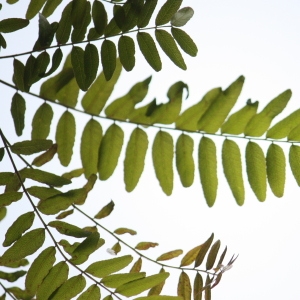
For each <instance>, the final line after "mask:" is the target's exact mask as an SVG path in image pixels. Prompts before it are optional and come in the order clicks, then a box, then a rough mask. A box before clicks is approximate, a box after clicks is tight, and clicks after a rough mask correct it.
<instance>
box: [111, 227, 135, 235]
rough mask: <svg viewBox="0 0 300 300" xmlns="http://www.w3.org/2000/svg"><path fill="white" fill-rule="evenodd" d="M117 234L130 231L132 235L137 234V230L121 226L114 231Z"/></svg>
mask: <svg viewBox="0 0 300 300" xmlns="http://www.w3.org/2000/svg"><path fill="white" fill-rule="evenodd" d="M114 233H115V234H119V235H120V234H125V233H129V234H130V235H136V231H135V230H132V229H128V228H124V227H121V228H118V229H116V230H115V231H114Z"/></svg>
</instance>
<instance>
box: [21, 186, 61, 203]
mask: <svg viewBox="0 0 300 300" xmlns="http://www.w3.org/2000/svg"><path fill="white" fill-rule="evenodd" d="M26 190H27V192H28V193H29V194H30V195H31V196H34V197H36V198H38V199H40V200H42V199H46V198H49V197H52V196H54V195H58V194H61V192H60V191H59V190H56V189H54V188H47V187H42V186H32V187H30V188H27V189H26Z"/></svg>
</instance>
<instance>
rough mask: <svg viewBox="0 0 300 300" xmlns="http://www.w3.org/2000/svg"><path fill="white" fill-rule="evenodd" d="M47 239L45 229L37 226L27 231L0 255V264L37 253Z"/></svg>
mask: <svg viewBox="0 0 300 300" xmlns="http://www.w3.org/2000/svg"><path fill="white" fill-rule="evenodd" d="M44 241H45V229H44V228H37V229H34V230H31V231H29V232H27V233H25V234H24V235H23V236H22V237H21V238H20V239H19V240H17V241H16V242H15V243H14V244H13V245H12V246H11V247H10V248H8V249H7V250H6V251H5V252H4V254H3V255H2V256H1V257H0V265H2V266H3V265H4V266H5V264H6V263H10V262H14V261H18V260H20V259H21V258H24V257H26V256H28V255H31V254H33V253H35V252H36V251H37V250H38V249H39V248H40V247H41V246H42V245H43V243H44Z"/></svg>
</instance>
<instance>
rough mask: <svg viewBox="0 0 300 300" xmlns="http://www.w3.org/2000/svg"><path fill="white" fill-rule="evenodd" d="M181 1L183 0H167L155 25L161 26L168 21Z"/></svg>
mask: <svg viewBox="0 0 300 300" xmlns="http://www.w3.org/2000/svg"><path fill="white" fill-rule="evenodd" d="M181 3H182V0H167V1H166V3H165V4H164V5H163V6H162V7H161V9H160V10H159V12H158V14H157V16H156V19H155V25H156V26H160V25H164V24H166V23H168V22H169V21H170V20H171V18H172V17H173V15H174V14H175V13H176V12H177V10H178V9H179V7H180V5H181Z"/></svg>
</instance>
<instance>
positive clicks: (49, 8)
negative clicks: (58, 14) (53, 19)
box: [42, 0, 62, 18]
mask: <svg viewBox="0 0 300 300" xmlns="http://www.w3.org/2000/svg"><path fill="white" fill-rule="evenodd" d="M61 2H62V0H48V1H47V2H46V4H45V6H44V8H43V11H42V14H43V15H44V16H45V17H46V18H48V17H49V16H51V15H52V14H53V13H54V11H55V10H56V8H57V7H58V6H59V4H60V3H61Z"/></svg>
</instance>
